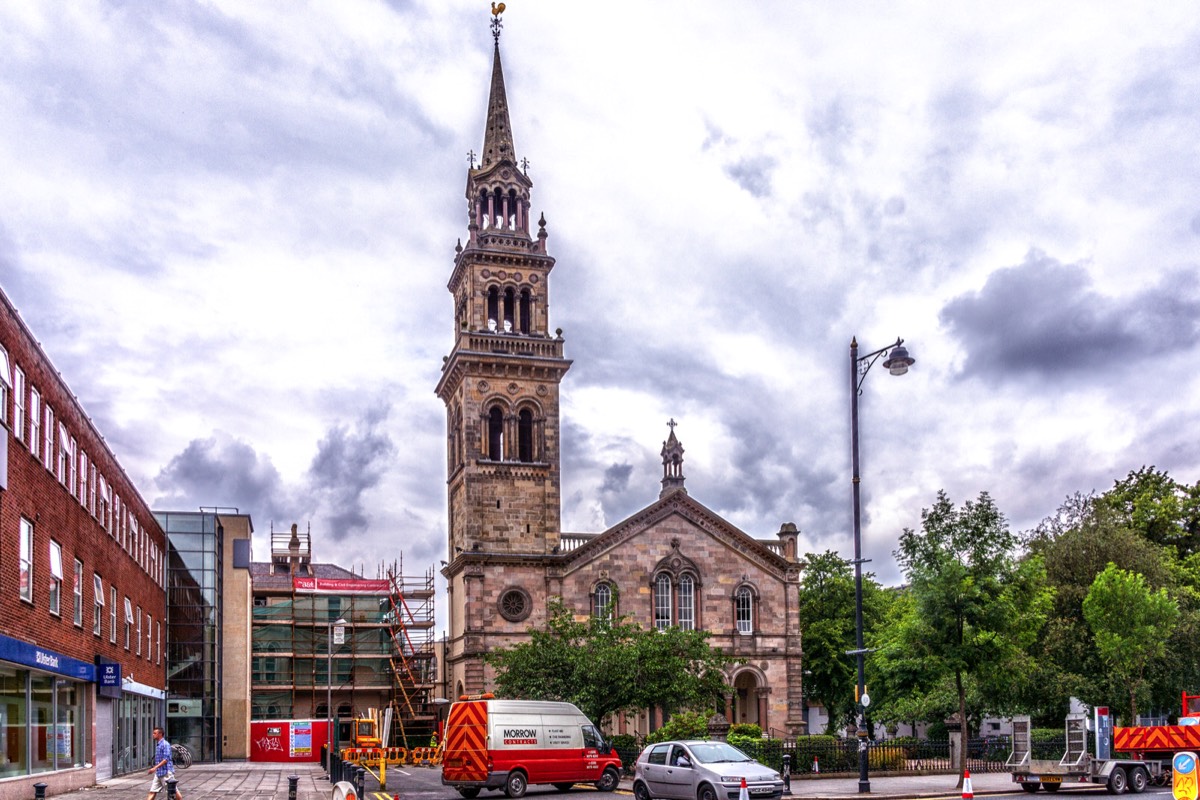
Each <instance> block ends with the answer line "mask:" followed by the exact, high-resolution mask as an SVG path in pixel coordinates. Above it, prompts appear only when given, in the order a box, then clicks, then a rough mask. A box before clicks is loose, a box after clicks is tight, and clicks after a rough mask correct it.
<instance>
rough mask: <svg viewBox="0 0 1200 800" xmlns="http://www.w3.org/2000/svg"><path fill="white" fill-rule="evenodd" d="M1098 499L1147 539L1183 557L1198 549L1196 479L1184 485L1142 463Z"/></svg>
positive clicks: (1199, 493) (1199, 495) (1198, 486)
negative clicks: (1188, 484) (1189, 484)
mask: <svg viewBox="0 0 1200 800" xmlns="http://www.w3.org/2000/svg"><path fill="white" fill-rule="evenodd" d="M1101 502H1102V503H1103V504H1104V505H1106V506H1108V507H1109V508H1111V509H1113V510H1114V511H1116V512H1117V513H1118V514H1119V515H1120V517H1121V520H1122V521H1123V522H1124V523H1125V524H1127V525H1128V526H1129V527H1130V528H1132V529H1133V530H1135V531H1137V532H1138V533H1139V534H1140V535H1141V536H1142V537H1144V538H1145V539H1146V540H1147V541H1149V542H1152V543H1154V544H1157V545H1161V546H1164V547H1174V548H1175V549H1176V551H1177V552H1178V553H1179V554H1180V555H1182V556H1185V557H1186V556H1189V555H1192V554H1194V553H1196V552H1200V482H1198V483H1197V484H1196V485H1194V486H1186V485H1183V484H1180V483H1178V482H1176V481H1175V479H1174V478H1172V477H1171V476H1170V475H1168V474H1167V472H1166V470H1162V471H1159V470H1158V469H1156V468H1155V467H1153V466H1150V467H1145V466H1143V467H1142V468H1141V469H1139V470H1137V471H1136V472H1130V473H1129V475H1127V476H1126V477H1125V479H1124V480H1119V481H1116V482H1114V484H1113V488H1111V489H1109V490H1108V491H1107V492H1105V493H1104V495H1103V496H1102V497H1101Z"/></svg>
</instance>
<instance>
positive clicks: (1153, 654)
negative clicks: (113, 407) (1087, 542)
mask: <svg viewBox="0 0 1200 800" xmlns="http://www.w3.org/2000/svg"><path fill="white" fill-rule="evenodd" d="M1083 616H1084V618H1085V619H1086V620H1087V624H1088V627H1090V628H1091V629H1092V633H1093V634H1094V635H1095V637H1096V649H1097V650H1098V651H1099V653H1100V657H1101V658H1102V659H1103V660H1104V663H1105V664H1106V665H1107V666H1108V667H1109V668H1110V669H1111V670H1112V674H1113V677H1114V678H1115V679H1116V681H1117V682H1118V683H1119V684H1120V685H1121V686H1122V687H1123V688H1124V690H1125V694H1126V699H1127V700H1128V705H1127V706H1126V709H1127V710H1128V712H1129V717H1128V722H1127V724H1129V725H1134V724H1136V722H1137V708H1138V698H1139V697H1141V696H1145V693H1146V690H1147V688H1148V687H1147V683H1146V671H1147V669H1148V668H1149V667H1150V666H1151V665H1152V664H1154V663H1155V662H1156V661H1158V660H1160V659H1162V658H1163V656H1164V655H1165V654H1166V649H1167V637H1168V636H1169V635H1170V633H1171V630H1172V629H1173V627H1174V625H1175V622H1176V620H1177V619H1178V618H1179V607H1178V606H1177V605H1176V604H1175V601H1174V600H1172V599H1171V598H1170V597H1169V596H1168V595H1167V590H1166V589H1158V590H1157V591H1156V590H1153V589H1151V588H1150V587H1149V586H1148V585H1147V584H1146V578H1145V577H1144V576H1143V575H1140V574H1137V573H1133V572H1129V571H1127V570H1123V569H1121V568H1120V567H1118V566H1117V565H1115V564H1109V565H1108V566H1107V567H1105V569H1104V571H1103V572H1101V573H1100V574H1099V575H1097V576H1096V580H1095V581H1094V582H1093V583H1092V587H1091V589H1090V590H1089V591H1088V594H1087V597H1086V598H1085V599H1084V601H1083Z"/></svg>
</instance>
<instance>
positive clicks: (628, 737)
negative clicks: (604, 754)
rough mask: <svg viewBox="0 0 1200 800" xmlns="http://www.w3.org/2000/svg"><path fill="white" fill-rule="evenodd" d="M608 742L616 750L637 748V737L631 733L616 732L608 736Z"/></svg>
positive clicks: (624, 750)
mask: <svg viewBox="0 0 1200 800" xmlns="http://www.w3.org/2000/svg"><path fill="white" fill-rule="evenodd" d="M608 743H609V744H611V745H612V746H613V747H614V748H616V749H617V750H620V751H622V752H626V751H629V750H636V749H637V746H638V737H636V736H634V735H633V734H632V733H616V734H613V735H612V736H609V737H608Z"/></svg>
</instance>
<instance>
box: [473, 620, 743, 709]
mask: <svg viewBox="0 0 1200 800" xmlns="http://www.w3.org/2000/svg"><path fill="white" fill-rule="evenodd" d="M529 635H530V640H529V641H528V642H524V643H521V644H517V645H514V646H512V647H508V648H504V649H501V650H496V651H494V652H492V653H490V654H489V655H488V656H487V660H488V663H490V664H491V665H492V666H493V667H494V668H495V669H496V687H497V689H498V692H499V694H501V695H503V696H504V697H511V698H516V699H525V700H561V701H566V702H570V703H574V704H575V705H577V706H579V708H580V709H581V710H582V711H583V712H584V713H585V714H586V715H587V716H588V717H589V718H590V719H592V720H593V721H595V722H596V723H598V724H601V725H603V724H605V722H604V721H605V720H606V719H607V718H608V716H609V715H610V714H613V713H615V712H618V711H627V710H630V711H631V710H637V709H642V708H650V707H653V706H661V707H662V708H664V709H665V710H667V711H668V712H674V711H677V710H680V709H708V708H713V707H714V706H715V704H716V701H717V698H718V697H720V696H721V695H722V694H723V693H724V691H725V688H726V687H725V670H726V668H728V667H729V666H731V665H732V664H734V663H736V659H733V658H731V657H729V656H726V655H725V654H724V653H722V652H721V651H719V650H716V649H714V648H713V647H712V646H711V645H710V644H709V642H708V640H709V634H708V633H707V632H706V631H685V630H681V629H679V628H676V627H672V628H668V629H666V630H663V631H658V630H647V629H645V628H642V627H641V626H640V625H639V624H638V623H637V622H634V621H633V620H632V619H631V618H629V617H624V616H622V617H617V618H615V619H601V618H598V617H589V618H587V620H586V621H581V620H579V619H576V618H575V616H574V614H573V613H572V612H571V610H570V609H569V608H567V606H566V605H565V604H563V602H562V601H561V600H558V599H555V600H551V601H550V604H549V616H548V619H547V620H546V624H545V626H544V627H541V628H530V629H529Z"/></svg>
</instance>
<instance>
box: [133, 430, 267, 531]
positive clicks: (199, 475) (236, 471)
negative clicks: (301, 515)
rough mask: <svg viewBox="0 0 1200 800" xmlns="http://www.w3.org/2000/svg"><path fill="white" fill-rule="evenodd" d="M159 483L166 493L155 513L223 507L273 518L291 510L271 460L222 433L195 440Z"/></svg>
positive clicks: (163, 474) (164, 470) (156, 481)
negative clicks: (215, 506) (213, 506)
mask: <svg viewBox="0 0 1200 800" xmlns="http://www.w3.org/2000/svg"><path fill="white" fill-rule="evenodd" d="M155 483H156V484H157V486H158V487H159V488H160V490H162V491H163V492H165V494H163V495H161V496H160V497H158V498H157V499H156V500H155V501H154V508H155V509H156V510H160V509H161V510H189V509H193V508H197V507H199V506H212V505H221V506H234V507H236V508H238V509H240V510H241V511H242V512H243V513H251V514H263V515H266V516H267V517H269V518H271V519H275V518H277V517H280V518H281V515H284V514H286V513H287V510H288V506H289V503H288V501H287V499H286V497H285V495H286V492H285V489H284V487H283V482H282V480H281V479H280V476H279V471H278V470H277V469H276V468H275V465H274V464H272V463H271V459H270V457H269V456H266V455H260V454H259V453H257V452H256V451H255V450H254V448H253V447H251V446H250V445H249V444H247V443H246V442H243V441H241V440H238V439H234V438H232V437H230V436H229V435H227V434H224V433H217V434H215V435H214V436H211V437H209V438H207V439H193V440H192V441H191V442H190V443H189V444H188V446H187V447H185V448H184V449H183V452H181V453H179V454H178V455H176V456H175V457H174V458H172V459H171V460H170V462H168V463H167V465H166V466H165V467H163V469H162V470H161V471H160V472H159V473H158V476H157V477H156V478H155Z"/></svg>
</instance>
